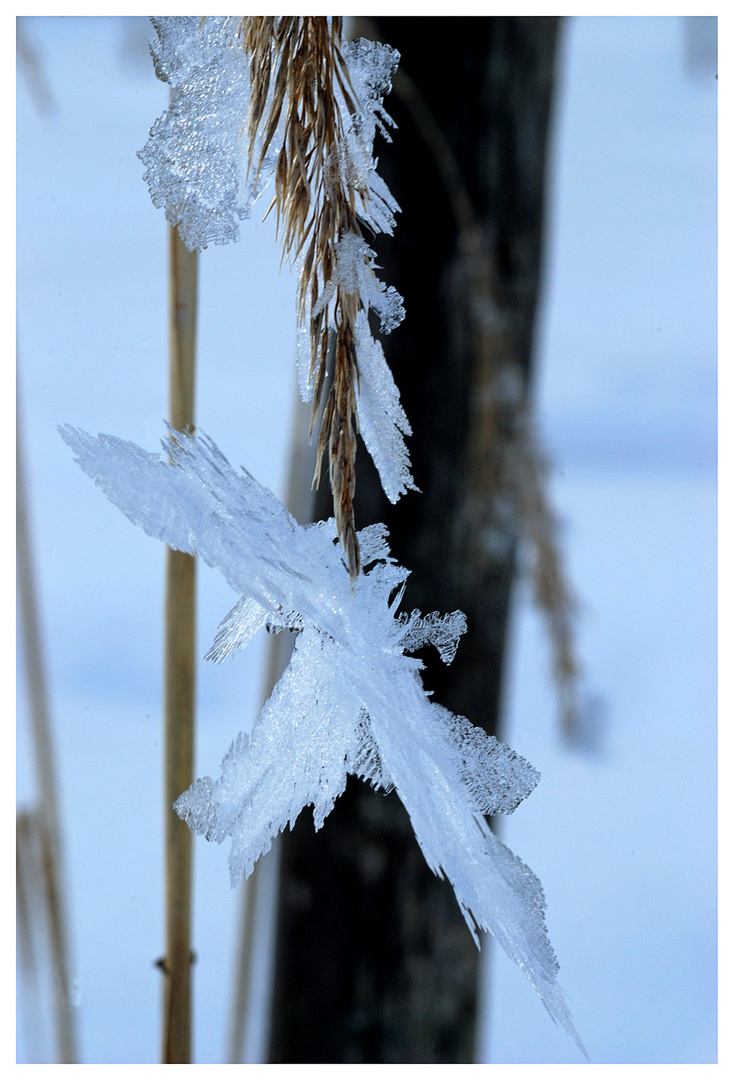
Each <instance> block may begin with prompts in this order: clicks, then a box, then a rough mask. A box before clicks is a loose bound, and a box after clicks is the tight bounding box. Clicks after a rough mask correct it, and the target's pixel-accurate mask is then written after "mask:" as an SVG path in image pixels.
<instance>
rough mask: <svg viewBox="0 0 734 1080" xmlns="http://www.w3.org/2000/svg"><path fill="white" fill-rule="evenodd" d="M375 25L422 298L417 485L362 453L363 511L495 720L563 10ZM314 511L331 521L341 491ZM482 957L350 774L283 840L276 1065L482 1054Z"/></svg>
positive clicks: (399, 372) (412, 402) (363, 521)
mask: <svg viewBox="0 0 734 1080" xmlns="http://www.w3.org/2000/svg"><path fill="white" fill-rule="evenodd" d="M357 22H358V24H359V26H358V27H357V33H358V34H359V35H362V36H366V37H373V38H374V37H379V38H381V39H383V40H385V41H387V42H389V44H391V45H393V46H394V47H395V48H397V49H398V50H399V51H400V53H401V64H400V70H401V72H403V73H404V75H405V77H406V80H407V81H405V82H400V80H399V78H396V80H395V82H394V90H393V93H392V94H391V95H390V96H389V98H388V99H387V101H386V107H387V109H388V112H389V113H390V114H391V116H392V117H393V118H394V119H395V121H396V122H397V125H398V128H397V131H396V132H395V135H394V142H393V143H392V144H391V145H385V144H384V143H382V144H381V145H380V146H379V148H377V153H378V155H379V171H380V173H381V175H382V176H383V177H384V179H385V180H386V181H387V183H388V185H389V187H390V189H391V191H392V192H393V194H394V195H395V197H396V199H397V200H398V202H399V204H400V206H401V207H402V213H401V215H400V216H399V218H398V225H397V229H396V231H395V235H394V237H378V238H376V240H375V241H374V244H373V246H374V247H375V249H376V251H377V255H378V263H379V265H380V266H381V267H382V268H383V270H382V272H381V275H380V276H381V278H382V279H383V280H384V281H385V282H386V283H387V284H390V285H394V286H395V287H396V288H397V289H398V290H399V292H401V293H402V295H403V296H404V298H405V308H406V313H407V314H406V318H405V321H404V322H403V324H402V325H401V326H400V327H398V328H397V329H396V330H395V331H394V332H393V333H392V334H391V335H390V336H389V337H388V338H386V339H384V341H383V344H384V348H385V354H386V357H387V360H388V363H389V365H390V367H391V369H392V372H393V374H394V377H395V380H396V382H397V385H398V387H399V389H400V393H401V397H402V401H403V405H404V408H405V411H406V413H407V416H408V419H409V420H410V422H411V424H412V426H413V436H412V438H410V439H409V447H410V452H411V457H412V462H413V469H414V477H415V481H416V483H417V484H418V487H419V488H420V489H421V494H418V493H415V492H412V493H409V494H408V495H406V496H405V497H404V498H403V499H402V500H400V502H399V503H398V504H397V505H396V506H391V505H390V504H389V503H388V502H387V500H386V499H385V497H384V495H383V493H382V491H381V488H380V485H379V480H378V478H377V474H376V472H375V470H374V468H373V466H372V463H371V462H370V461H369V460H368V457H367V455H366V453H364V451H362V452H361V455H360V457H361V460H360V461H359V467H358V480H357V503H356V511H357V524H358V527H360V528H361V527H364V526H365V525H367V524H370V523H372V522H375V521H384V522H385V523H386V524H387V525H388V527H389V530H390V538H391V547H392V553H393V555H394V556H395V557H396V558H397V559H398V561H399V562H400V563H402V564H403V565H405V566H407V567H409V568H410V569H411V571H412V573H411V576H410V578H409V580H408V586H407V591H406V594H405V599H404V604H403V608H404V610H407V611H410V610H412V609H413V608H414V607H418V608H420V609H421V610H422V611H424V612H429V611H434V610H438V611H441V612H449V611H454V610H456V609H457V608H460V609H461V610H463V611H464V612H465V613H466V616H467V621H468V630H467V633H466V634H465V635H464V637H463V638H462V641H461V643H460V645H459V650H458V653H457V656H456V658H455V660H454V662H453V664H452V665H451V666H450V667H448V668H447V667H445V666H444V665H443V664H442V663H441V662H440V661H439V660H438V658H437V656H436V655H435V653H434V654H433V655H432V654H431V650H425V651H424V652H422V653H421V654H420V655H421V657H422V659H423V660H424V661H425V664H426V670H425V672H424V684H425V686H426V687H427V688H428V689H430V690H432V691H433V692H434V699H435V700H436V701H437V702H439V703H440V704H442V705H444V706H446V707H447V708H449V709H451V710H452V711H454V712H456V713H460V714H462V715H465V716H468V717H469V719H470V720H471V721H472V722H473V723H475V724H479V725H482V726H483V727H485V728H486V730H488V731H489V732H492V733H496V731H497V725H498V714H499V705H500V696H501V674H502V662H503V655H504V649H505V640H506V632H507V618H508V607H509V599H510V593H511V585H512V580H513V575H514V569H515V546H516V545H515V539H516V529H515V524H514V522H513V520H512V516H511V515H510V516H509V518H508V517H507V515H505V517H504V518H503V513H502V505H501V500H497V499H496V498H494V484H495V477H494V476H493V469H494V465H493V458H492V448H491V445H490V443H491V442H492V438H493V437H495V436H496V432H494V435H493V433H492V431H491V430H490V428H491V424H490V425H489V427H488V420H487V418H488V417H490V419H492V423H494V424H495V425H496V424H497V423H498V422H499V423H500V424H501V422H502V414H501V410H500V411H499V412H498V411H497V409H496V408H495V409H494V411H492V410H491V409H489V407H488V404H487V403H488V401H489V400H490V398H492V395H495V397H496V395H497V392H498V391H497V386H498V384H497V380H496V375H497V372H498V371H501V372H503V373H504V375H503V377H511V378H514V379H515V383H516V391H517V394H519V396H520V397H521V398H524V396H525V394H526V392H527V385H528V376H529V372H530V364H531V352H532V338H533V321H534V315H535V309H536V302H537V298H538V286H539V278H540V265H541V240H542V210H543V194H544V186H545V160H546V143H547V133H548V123H549V115H550V104H551V91H552V84H553V74H554V58H555V50H556V42H557V35H558V25H559V20H558V19H556V18H524V17H523V18H519V17H517V18H489V17H485V18H458V17H457V18H444V17H435V18H434V17H424V18H379V19H374V20H369V25H367V20H362V19H359V20H357ZM368 239H369V238H368ZM472 245H474V248H472ZM493 379H494V381H492V380H493ZM510 396H512V394H510ZM490 414H491V415H490ZM498 417H499V421H498ZM317 503H318V505H317V511H316V516H317V517H318V516H323V517H326V516H329V515H330V514H331V509H330V506H331V502H330V496H329V492H328V490H325V489H324V488H322V490H321V491H320V493H319V498H318V500H317ZM478 960H479V955H478V952H477V949H476V946H475V945H474V943H473V941H472V939H471V936H470V934H469V931H468V929H467V927H466V924H465V923H464V920H463V917H462V915H461V913H460V910H459V907H458V905H457V903H456V900H455V898H454V895H453V890H452V889H451V886H450V885H449V884H448V883H447V882H446V881H441V880H439V879H438V878H436V877H435V876H434V875H433V874H432V873H431V872H430V870H429V869H428V867H427V865H426V863H425V861H424V858H423V855H422V853H421V851H420V849H419V847H418V845H417V843H416V841H415V839H414V836H413V832H412V828H411V825H410V821H409V819H408V816H407V813H406V812H405V810H404V808H403V806H402V804H401V803H400V801H399V799H398V798H397V795H396V794H395V793H394V792H392V793H391V794H389V795H387V796H385V795H384V794H378V793H375V792H374V791H372V790H371V789H370V788H369V787H368V786H367V785H365V784H363V783H361V782H359V781H355V780H354V779H353V778H350V781H349V784H348V786H347V790H346V792H345V794H344V795H343V796H342V798H341V799H339V800H338V802H337V804H336V807H335V809H334V811H333V812H332V813H331V815H330V816H329V817H328V818H327V820H326V823H325V825H324V827H323V829H322V830H321V831H320V832H319V833H314V829H313V821H312V819H311V817H310V815H309V814H307V813H303V814H302V815H301V817H300V818H299V820H298V822H297V823H296V826H295V828H294V829H293V831H292V832H289V833H286V834H285V835H284V837H283V841H282V849H281V887H280V901H279V912H278V944H277V956H276V972H275V984H274V1001H273V1013H272V1028H271V1048H270V1060H271V1061H272V1062H301V1063H310V1062H326V1063H342V1062H345V1063H346V1062H364V1063H382V1062H398V1063H423V1062H426V1063H429V1062H436V1063H453V1062H471V1061H472V1060H473V1053H474V1038H475V1022H476V1013H477V975H478Z"/></svg>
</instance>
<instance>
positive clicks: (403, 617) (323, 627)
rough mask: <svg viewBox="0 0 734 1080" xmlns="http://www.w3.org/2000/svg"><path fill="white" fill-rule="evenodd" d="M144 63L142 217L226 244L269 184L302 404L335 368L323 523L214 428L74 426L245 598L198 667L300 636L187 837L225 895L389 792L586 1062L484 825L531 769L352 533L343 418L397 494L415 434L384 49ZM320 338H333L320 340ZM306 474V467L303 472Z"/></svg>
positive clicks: (188, 23)
mask: <svg viewBox="0 0 734 1080" xmlns="http://www.w3.org/2000/svg"><path fill="white" fill-rule="evenodd" d="M154 25H155V29H156V33H157V40H156V43H155V45H154V47H153V53H154V59H155V62H156V69H157V71H158V74H159V76H160V77H161V78H163V79H165V80H166V81H167V82H169V84H170V86H171V102H170V107H169V109H168V111H167V112H166V113H165V114H164V115H163V116H162V117H161V118H160V119H159V120H158V121H157V123H156V124H155V125H154V127H153V129H152V131H151V138H150V141H149V142H148V144H147V146H146V147H145V149H144V150H143V151H142V152H141V157H142V159H143V161H144V162H145V164H146V179H147V181H148V184H149V186H150V190H151V195H152V197H153V201H154V202H155V203H156V205H159V206H163V207H164V208H165V211H166V215H167V217H168V220H169V221H170V222H171V224H173V225H175V226H176V227H178V229H179V231H180V233H181V236H182V238H183V239H184V241H185V242H186V244H187V245H188V246H189V247H191V248H194V249H197V248H201V247H204V246H206V244H208V243H225V242H227V241H229V240H232V239H235V238H236V237H237V235H238V228H239V224H238V223H239V221H240V220H241V219H243V218H246V217H247V216H248V215H249V213H250V211H251V207H252V204H253V201H254V200H255V199H256V198H257V197H258V195H259V194H260V192H261V191H262V190H263V189H264V188H265V186H266V185H267V183H268V182H269V181H270V180H272V181H273V182H274V185H275V196H274V204H275V206H276V211H277V216H278V222H279V226H280V228H281V229H282V231H283V241H284V249H285V252H286V254H288V255H290V256H294V257H295V258H296V261H297V265H298V270H299V274H300V283H299V289H298V317H299V326H300V337H301V345H302V348H301V350H300V354H299V374H300V380H299V381H300V388H301V393H302V395H303V396H304V398H306V399H307V400H309V399H312V400H314V415H316V409H317V407H318V402H319V398H320V395H321V393H322V389H323V387H324V385H325V378H326V365H327V362H329V363H330V362H331V361H330V359H329V358H330V357H331V356H332V355H333V363H334V376H333V382H332V385H331V389H330V391H329V396H328V398H327V402H326V405H325V409H324V413H323V418H322V421H321V429H320V435H319V451H320V452H322V451H323V450H324V448H325V446H326V445H327V444H328V451H329V467H330V477H331V483H332V490H333V495H334V511H335V514H334V518H333V519H331V520H330V521H328V522H322V523H319V524H316V525H311V526H301V525H299V524H298V523H297V522H296V521H295V520H294V518H293V517H292V516H291V515H290V514H289V513H288V511H287V510H286V509H285V507H284V506H283V505H282V504H281V503H280V502H279V501H278V500H277V499H276V497H275V496H274V495H273V494H272V493H271V492H269V491H268V490H267V489H265V488H263V487H262V486H261V485H260V484H259V483H258V482H257V481H256V480H255V479H254V478H253V477H252V476H251V475H250V474H249V473H247V472H246V471H245V470H244V469H243V470H241V471H237V470H235V469H233V468H232V467H231V466H230V464H229V462H228V461H227V460H226V458H224V456H223V455H222V454H221V453H220V451H219V450H218V449H217V447H216V446H215V445H214V443H213V442H211V440H209V439H208V438H206V437H203V436H202V437H199V438H195V437H193V436H191V435H188V434H185V433H181V432H176V431H173V430H170V432H169V437H168V439H167V440H166V441H165V442H164V450H165V453H166V457H165V458H164V459H161V458H160V457H157V456H156V455H153V454H149V453H146V452H145V451H143V450H141V449H140V448H138V447H136V446H134V445H132V444H131V443H126V442H123V441H122V440H119V439H116V438H113V437H111V436H106V435H100V436H97V437H93V436H91V435H88V434H86V433H85V432H82V431H78V430H76V429H74V428H71V427H65V428H63V429H62V435H63V438H64V439H65V441H66V442H67V443H68V445H69V446H70V447H71V449H72V450H73V452H74V453H75V455H76V458H77V461H78V462H79V464H80V465H81V467H82V468H83V469H84V471H85V472H86V473H87V474H88V475H89V476H91V477H92V478H93V479H94V480H95V482H96V483H97V484H98V485H99V486H100V487H101V488H102V489H103V491H104V492H105V493H106V494H107V496H108V497H109V498H110V499H111V500H112V501H113V502H114V503H115V504H116V505H117V506H119V507H120V509H121V510H122V511H123V512H124V513H125V514H126V515H127V516H128V517H129V518H130V520H131V521H133V522H134V523H135V524H138V525H140V526H141V527H142V528H143V529H144V530H145V531H146V532H147V533H148V534H149V535H151V536H153V537H156V538H157V539H160V540H162V541H164V542H165V543H166V544H168V545H169V546H170V547H172V548H175V549H178V550H181V551H185V552H188V553H190V554H192V555H198V556H199V557H200V558H202V559H203V560H204V561H205V562H207V563H208V564H209V565H211V566H213V567H215V568H218V569H219V570H220V571H221V572H222V573H223V574H224V576H225V578H226V580H227V581H228V582H229V584H230V585H231V586H232V587H233V589H234V590H235V592H236V593H237V594H238V596H239V597H240V599H239V600H238V602H237V604H236V605H235V606H234V608H233V609H232V610H231V611H230V613H229V614H228V615H227V616H226V617H225V619H224V620H223V622H222V624H221V626H220V629H219V632H218V634H217V636H216V639H215V641H214V644H213V646H212V648H211V650H210V652H209V654H208V657H209V659H212V660H215V661H219V660H222V659H223V658H224V657H225V656H226V655H227V654H228V653H229V652H231V651H232V650H233V649H237V648H242V647H243V646H244V645H246V644H247V642H248V641H249V640H250V638H251V637H252V636H253V634H254V633H255V632H256V631H257V630H258V629H259V628H261V627H263V626H266V627H268V628H269V629H270V630H271V631H285V630H289V631H292V632H295V634H296V642H295V648H294V653H293V657H292V659H291V662H290V664H289V666H288V668H287V670H286V671H285V673H284V674H283V676H282V678H281V680H280V682H279V683H278V684H277V686H276V687H275V689H274V691H273V693H272V695H271V696H270V698H269V700H268V701H267V703H266V704H265V706H264V707H263V709H262V711H261V713H260V715H259V716H258V717H257V719H256V721H255V724H254V726H253V729H252V733H251V735H249V736H247V735H244V734H240V735H239V736H238V737H237V738H236V739H235V741H234V742H233V744H232V746H231V747H230V749H229V751H228V752H227V754H226V756H225V758H224V760H223V763H222V775H221V777H220V778H219V779H217V780H213V779H211V778H209V777H206V778H204V779H202V780H198V781H197V782H196V783H195V784H194V785H193V786H192V787H191V788H190V789H189V790H188V791H186V792H184V793H183V794H181V795H180V797H179V798H178V800H177V802H176V805H175V809H176V811H177V813H178V814H179V815H180V817H182V818H183V819H184V820H185V821H187V822H188V824H189V826H190V827H191V828H192V830H194V831H196V832H198V833H201V834H202V835H204V836H206V837H207V838H208V839H210V840H217V841H219V842H221V841H223V840H225V839H227V838H229V839H230V840H231V843H232V847H231V853H230V872H231V877H232V882H233V884H236V883H237V882H238V881H239V880H240V878H241V877H242V875H243V874H244V875H245V876H246V875H247V874H249V873H250V872H251V870H252V868H253V866H254V863H255V861H256V860H257V859H258V857H259V856H260V855H261V854H262V853H263V852H265V851H267V850H268V848H269V847H270V844H271V842H272V839H273V837H274V836H276V835H277V834H278V833H279V832H280V831H281V830H282V829H284V828H285V827H286V826H287V825H291V826H292V825H293V822H294V821H295V819H296V817H297V816H298V814H299V813H300V812H301V810H302V809H303V808H304V807H306V806H311V807H313V815H314V824H315V827H316V828H320V827H321V825H322V824H323V822H324V820H325V818H326V816H327V815H328V814H329V813H330V811H331V809H332V808H333V806H334V803H335V800H336V799H337V798H338V796H339V795H340V794H341V793H342V792H343V791H344V788H345V784H346V778H347V775H348V774H350V773H351V774H354V775H356V776H358V777H361V778H363V779H364V780H366V781H368V782H369V783H371V784H372V785H373V786H374V787H375V788H378V789H381V790H387V789H389V788H393V787H394V788H395V789H396V791H397V794H398V795H399V797H400V798H401V800H402V802H403V803H404V805H405V807H406V809H407V811H408V814H409V815H410V819H411V822H412V825H413V828H414V831H415V835H416V838H417V840H418V843H419V844H420V847H421V849H422V851H423V853H424V855H425V857H426V860H427V862H428V865H429V866H430V867H431V869H432V870H433V871H434V872H435V873H436V874H438V875H439V876H446V877H448V879H449V880H450V881H451V884H452V885H453V888H454V891H455V894H456V897H457V900H458V903H459V905H460V907H461V910H462V912H463V914H464V917H465V919H466V921H467V924H468V926H469V929H470V930H471V932H472V934H473V935H474V938H475V940H476V941H477V943H478V937H477V930H478V929H483V930H488V931H490V932H491V933H492V934H493V935H494V936H495V937H496V938H497V940H498V941H499V942H500V944H501V945H502V947H503V948H504V949H505V951H506V952H507V953H508V955H509V956H510V957H512V959H514V960H515V961H516V962H517V963H518V964H519V966H520V967H521V968H522V969H523V971H524V972H525V974H526V975H527V977H528V978H529V980H530V981H531V983H532V985H533V986H534V987H535V989H536V990H537V992H538V994H539V995H540V997H541V999H542V1001H543V1003H544V1004H545V1006H546V1008H547V1009H548V1011H549V1012H550V1014H551V1016H552V1017H553V1018H554V1020H556V1022H558V1023H559V1024H561V1025H562V1026H563V1027H564V1028H565V1030H566V1031H567V1032H568V1033H569V1034H570V1035H571V1036H572V1037H573V1038H574V1039H575V1040H576V1042H577V1043H578V1045H579V1046H580V1047H581V1049H582V1050H583V1047H582V1045H581V1043H580V1040H579V1038H578V1035H577V1034H576V1031H575V1029H574V1026H573V1023H572V1021H571V1018H570V1014H569V1011H568V1008H567V1005H566V1002H565V999H564V995H563V992H562V991H561V989H560V987H559V985H558V983H557V980H556V973H557V968H558V965H557V962H556V959H555V956H554V954H553V950H552V948H551V945H550V942H549V940H548V935H547V931H546V927H545V920H544V911H545V900H544V897H543V892H542V889H541V886H540V883H539V882H538V880H537V878H536V877H535V876H534V875H533V874H532V872H531V871H530V870H529V869H528V867H526V866H525V865H524V864H523V863H522V862H520V860H519V859H517V858H516V857H515V856H514V855H513V854H512V853H511V852H510V851H509V850H508V849H507V848H506V847H505V846H504V845H502V844H501V843H500V842H499V841H498V840H497V839H496V838H495V836H494V835H493V834H492V832H491V830H490V829H489V827H488V825H487V822H486V820H485V815H488V814H495V813H510V812H512V811H513V810H514V809H515V808H516V807H517V805H518V804H519V803H520V802H521V801H522V800H523V799H524V798H525V797H526V796H527V795H528V794H529V793H530V791H532V789H533V788H534V787H535V785H536V783H537V781H538V774H537V772H536V771H535V770H534V769H533V767H532V766H531V765H529V764H528V762H526V761H525V760H524V759H523V758H521V757H519V756H518V755H517V754H515V753H514V752H513V751H512V750H510V749H509V748H508V747H506V746H504V745H503V744H502V743H499V742H498V741H497V740H496V739H494V738H492V737H490V736H488V735H487V734H486V733H485V732H483V731H482V730H481V729H479V728H476V727H474V726H473V725H472V724H471V723H470V722H469V721H468V720H467V719H465V718H464V717H460V716H455V715H453V714H452V713H450V712H449V711H448V710H446V709H444V708H442V707H441V706H440V705H438V704H436V703H434V702H432V701H431V699H430V695H429V694H428V693H427V692H426V691H425V689H424V687H423V684H422V680H421V668H422V664H421V662H420V661H419V660H418V659H417V658H415V657H414V656H412V655H410V654H411V653H413V652H414V651H415V650H416V649H418V648H420V647H421V646H423V645H425V644H429V643H430V644H433V645H434V646H435V647H436V648H437V650H438V652H439V654H440V656H441V658H442V659H443V660H444V661H445V662H446V663H450V662H451V660H452V658H453V656H454V653H455V651H456V648H457V645H458V639H459V637H460V635H461V634H462V633H463V632H464V629H465V619H464V616H463V615H462V613H461V612H454V613H453V614H450V615H440V614H437V613H433V614H430V615H425V616H424V615H422V614H421V613H420V612H418V611H413V612H412V613H410V614H407V613H401V612H400V611H399V606H400V602H401V599H402V596H403V591H404V587H405V582H406V579H407V576H408V571H407V570H406V569H404V568H403V567H401V566H398V565H397V564H396V563H395V561H394V560H393V559H392V558H391V556H390V552H389V547H388V543H387V534H386V530H385V528H384V526H382V525H379V524H375V525H372V526H370V527H368V528H366V529H363V530H361V532H360V533H357V531H356V529H355V527H354V516H353V509H352V500H353V495H354V459H355V453H356V433H357V428H359V430H360V431H361V433H362V436H363V439H364V442H365V444H366V446H367V448H368V450H369V451H370V453H371V455H372V457H373V459H374V461H375V464H376V465H377V468H378V471H379V474H380V477H381V480H382V483H383V486H384V488H385V491H386V493H387V495H388V497H389V498H390V499H391V500H392V501H395V500H396V499H397V498H399V497H400V495H401V494H403V493H404V491H405V490H406V489H407V488H409V487H411V486H413V482H412V478H411V475H410V470H409V463H408V456H407V451H406V448H405V443H404V435H405V434H407V433H408V432H409V430H410V429H409V426H408V422H407V420H406V418H405V415H404V413H403V410H402V408H401V406H400V402H399V399H398V393H397V389H396V388H395V384H394V382H393V380H392V376H391V375H390V372H389V369H388V368H387V364H386V363H385V359H384V355H383V353H382V348H381V346H380V344H379V342H378V341H377V340H376V339H375V338H374V336H373V333H372V330H371V327H370V323H369V315H370V312H373V313H375V314H376V315H377V316H378V317H379V319H380V322H381V326H382V329H383V331H388V330H390V329H392V328H393V327H394V326H395V325H396V324H397V322H398V321H399V320H400V319H401V318H402V314H403V311H402V302H401V300H400V298H399V297H398V295H397V294H396V293H395V291H394V290H392V289H390V288H386V287H385V286H384V285H383V284H382V283H381V282H380V281H379V280H378V278H377V277H376V275H375V267H374V255H373V253H372V251H371V249H370V248H369V246H368V243H367V240H366V238H365V232H380V231H386V232H390V231H391V230H392V228H393V225H394V216H393V215H394V213H395V211H396V210H397V207H396V205H395V203H394V201H393V200H392V198H391V196H390V194H389V192H388V191H387V188H386V187H385V185H384V184H383V183H382V181H381V180H380V179H379V176H378V174H377V171H376V163H375V161H374V159H373V156H372V144H373V139H374V134H375V130H376V128H378V127H379V128H380V129H381V130H382V133H383V134H387V126H389V124H390V121H389V118H388V117H387V114H386V113H385V111H384V109H383V106H382V98H383V96H384V94H385V93H386V92H387V90H388V89H389V85H390V77H391V75H392V73H393V71H394V68H395V64H396V63H397V59H398V57H397V54H396V53H395V52H394V50H392V49H390V48H389V47H388V46H385V45H378V44H375V43H370V42H366V41H357V42H353V43H350V44H346V43H344V42H343V41H342V27H341V20H340V19H335V18H334V19H330V18H315V17H314V18H303V17H281V18H269V17H268V18H266V17H257V18H255V17H248V18H244V19H241V20H238V19H229V18H224V17H223V18H210V17H207V18H206V20H204V21H202V20H199V19H196V18H188V17H175V18H166V19H157V20H154ZM332 342H333V347H332ZM317 469H318V466H317Z"/></svg>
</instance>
